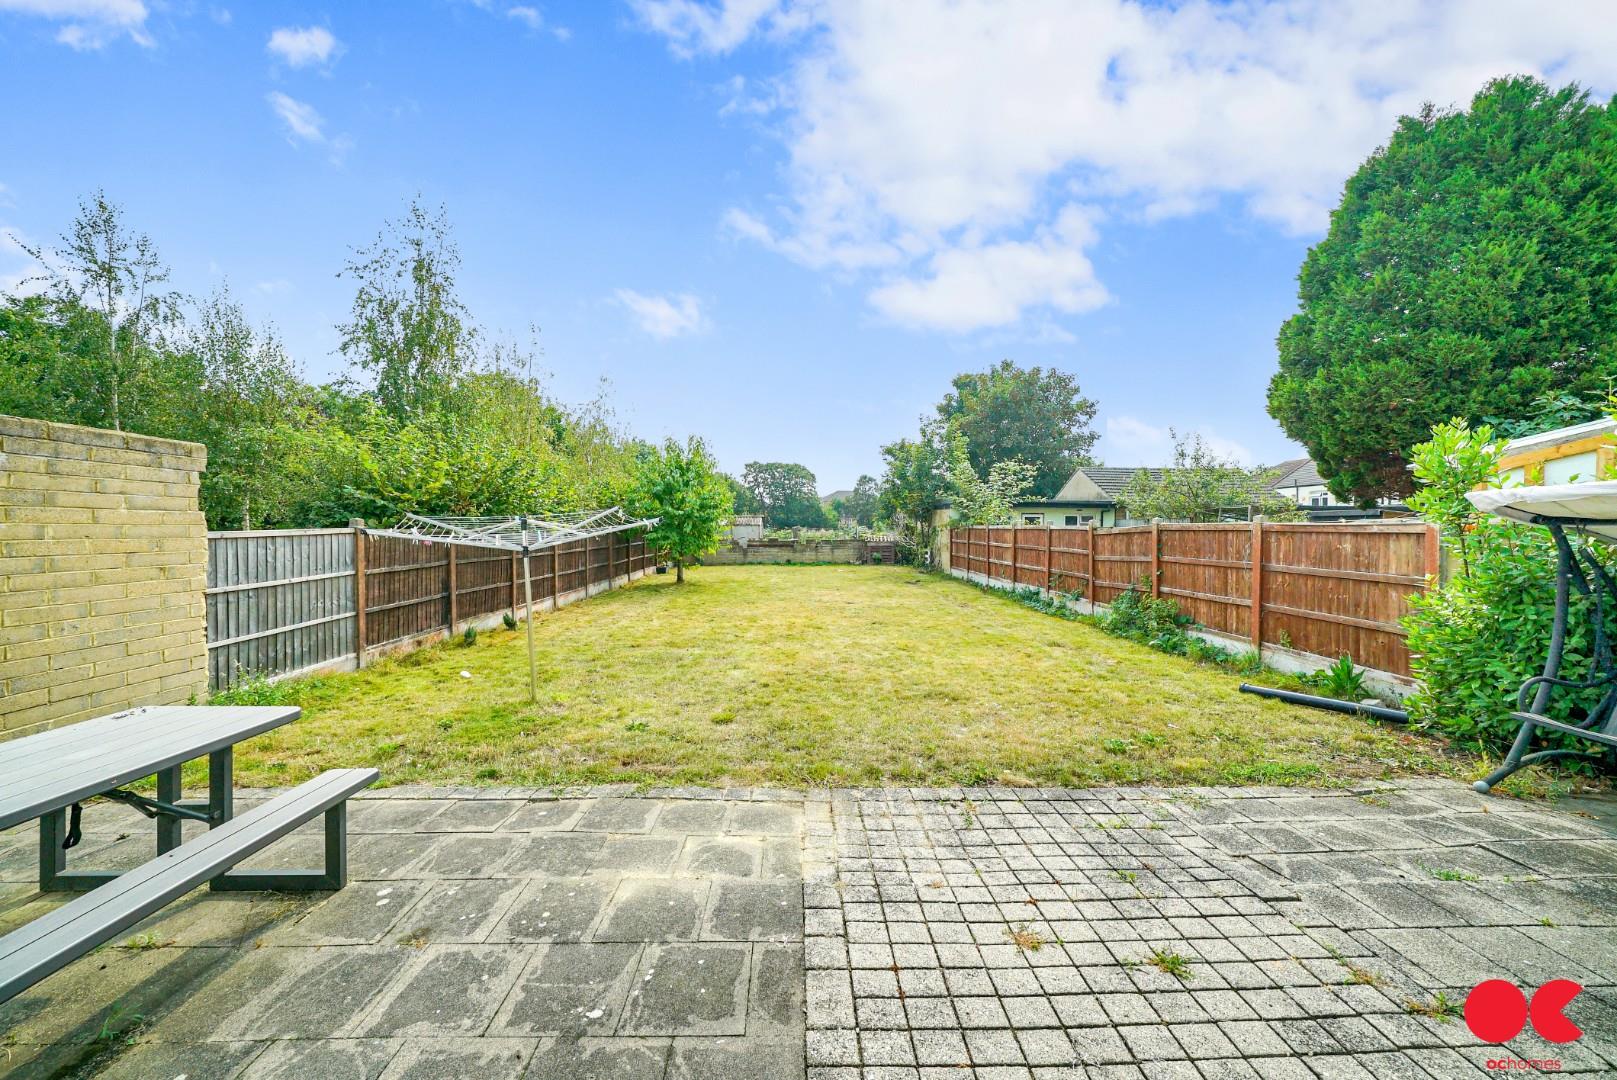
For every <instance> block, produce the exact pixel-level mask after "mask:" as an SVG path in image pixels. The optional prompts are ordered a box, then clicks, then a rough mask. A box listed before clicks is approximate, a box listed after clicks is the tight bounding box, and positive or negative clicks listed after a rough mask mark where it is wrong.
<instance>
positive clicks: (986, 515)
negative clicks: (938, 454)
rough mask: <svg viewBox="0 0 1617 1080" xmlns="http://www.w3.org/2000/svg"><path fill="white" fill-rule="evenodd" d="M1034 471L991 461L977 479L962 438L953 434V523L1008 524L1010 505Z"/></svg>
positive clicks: (1019, 464) (1024, 465)
mask: <svg viewBox="0 0 1617 1080" xmlns="http://www.w3.org/2000/svg"><path fill="white" fill-rule="evenodd" d="M1034 471H1035V470H1034V466H1032V465H1030V464H1028V463H1027V462H1025V461H1017V460H1015V459H1014V458H1013V459H1011V460H1009V461H996V462H994V464H993V465H991V466H989V469H988V476H987V477H981V476H978V475H977V470H976V468H974V467H973V466H972V464H971V454H970V452H969V451H968V450H967V449H966V440H965V437H964V436H963V435H961V434H959V433H958V432H956V433H954V435H953V436H952V437H951V438H950V442H949V466H948V474H949V484H950V486H951V488H952V489H953V497H952V499H951V504H952V507H953V509H954V519H953V520H954V521H955V522H956V523H958V524H961V525H1005V524H1008V523H1009V522H1010V521H1011V506H1012V505H1013V504H1014V503H1016V501H1017V500H1018V499H1021V498H1023V497H1024V496H1025V495H1026V494H1027V489H1028V486H1029V485H1030V484H1031V483H1032V482H1033V475H1034Z"/></svg>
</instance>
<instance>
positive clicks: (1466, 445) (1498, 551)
mask: <svg viewBox="0 0 1617 1080" xmlns="http://www.w3.org/2000/svg"><path fill="white" fill-rule="evenodd" d="M1501 449H1502V444H1500V443H1498V442H1497V441H1495V440H1494V439H1493V433H1492V432H1491V431H1490V430H1489V429H1487V428H1486V427H1481V428H1477V429H1475V430H1470V429H1468V428H1467V427H1466V426H1465V425H1464V424H1463V423H1462V422H1460V421H1454V422H1452V423H1449V424H1440V425H1438V426H1437V427H1436V428H1434V429H1433V438H1432V440H1431V441H1429V442H1426V443H1423V444H1421V445H1420V446H1417V447H1415V448H1414V450H1412V451H1411V457H1412V459H1413V461H1414V464H1415V475H1416V476H1417V477H1418V478H1419V479H1420V481H1421V482H1422V484H1423V485H1425V486H1424V488H1423V490H1422V491H1421V492H1419V493H1417V494H1416V495H1415V496H1414V497H1412V498H1411V499H1410V502H1411V504H1414V505H1416V506H1417V507H1420V508H1423V509H1425V512H1426V513H1427V514H1428V516H1431V517H1434V518H1438V519H1439V520H1442V521H1443V522H1444V525H1445V528H1444V532H1443V543H1444V546H1445V547H1446V548H1447V549H1448V550H1449V552H1450V554H1451V555H1453V556H1454V557H1455V566H1454V573H1453V575H1452V576H1451V577H1450V578H1449V580H1448V581H1446V582H1445V583H1444V584H1443V585H1442V587H1440V588H1435V589H1431V590H1429V591H1428V592H1426V593H1425V594H1424V595H1418V596H1415V597H1413V598H1411V601H1410V604H1411V610H1410V613H1409V614H1408V615H1406V616H1405V617H1404V620H1403V621H1404V626H1405V628H1406V629H1407V630H1408V631H1409V637H1408V644H1409V651H1410V658H1411V659H1410V664H1411V667H1412V669H1413V671H1414V674H1415V676H1416V678H1418V679H1420V680H1421V682H1422V684H1423V685H1422V688H1421V689H1420V691H1419V692H1417V693H1416V694H1415V695H1413V696H1412V697H1410V698H1409V699H1407V701H1406V702H1405V705H1406V707H1407V708H1408V710H1409V714H1410V717H1411V718H1412V719H1413V720H1415V721H1416V722H1418V723H1420V724H1422V725H1424V726H1427V727H1431V728H1434V729H1436V730H1439V731H1442V732H1445V733H1447V734H1448V735H1450V736H1451V737H1452V738H1454V739H1455V740H1456V741H1457V742H1459V743H1460V744H1461V745H1463V746H1466V747H1469V748H1473V749H1486V750H1493V751H1498V750H1500V749H1501V748H1503V747H1504V746H1506V745H1507V744H1508V743H1509V742H1510V740H1511V739H1512V738H1513V737H1514V736H1515V734H1516V731H1517V728H1518V727H1519V726H1520V725H1519V724H1518V723H1517V722H1516V721H1515V720H1512V719H1511V717H1510V714H1511V712H1512V711H1513V710H1514V709H1515V708H1516V692H1517V690H1518V689H1519V688H1520V687H1521V684H1522V683H1524V682H1526V681H1527V680H1528V679H1529V678H1531V677H1532V676H1534V675H1538V674H1540V673H1541V672H1542V671H1543V669H1544V660H1545V656H1546V654H1547V653H1548V650H1549V639H1550V624H1551V622H1552V620H1553V619H1554V616H1555V545H1554V543H1553V542H1552V541H1551V539H1550V534H1549V532H1548V530H1546V529H1543V528H1541V527H1539V526H1536V525H1524V524H1516V523H1514V522H1509V521H1505V520H1504V519H1502V518H1498V517H1494V516H1492V515H1483V514H1479V513H1476V512H1475V511H1474V510H1473V511H1467V510H1466V509H1465V507H1469V505H1470V504H1469V503H1465V504H1464V506H1462V505H1461V503H1460V500H1458V499H1456V498H1455V497H1454V496H1455V494H1456V493H1457V492H1463V491H1465V490H1468V489H1469V487H1468V482H1469V481H1470V480H1471V479H1474V478H1475V477H1476V476H1477V475H1478V472H1479V470H1480V471H1481V472H1482V475H1485V476H1489V477H1492V476H1496V475H1497V473H1498V461H1499V456H1500V453H1501ZM1479 456H1480V457H1481V458H1482V459H1485V462H1486V463H1488V464H1487V467H1483V466H1479V464H1478V459H1479ZM1428 498H1429V501H1430V503H1431V504H1432V505H1430V506H1425V507H1422V506H1421V504H1422V503H1423V502H1426V501H1428ZM1571 542H1572V543H1573V545H1574V546H1576V547H1580V548H1581V547H1582V546H1583V544H1584V543H1585V542H1584V541H1581V540H1579V539H1578V538H1576V537H1572V538H1571ZM1594 553H1595V554H1596V555H1598V556H1601V557H1602V558H1605V559H1609V558H1610V552H1609V550H1607V549H1603V548H1600V547H1599V546H1597V547H1596V549H1595V552H1594ZM1592 606H1593V601H1592V600H1590V599H1589V598H1588V597H1585V596H1579V595H1578V594H1577V593H1576V592H1575V591H1574V593H1573V595H1572V604H1571V612H1570V618H1569V622H1568V626H1567V643H1566V650H1565V653H1564V660H1563V664H1562V668H1561V675H1562V676H1563V677H1564V678H1569V679H1577V680H1582V679H1584V678H1585V677H1587V675H1588V672H1589V670H1590V652H1591V651H1592V645H1593V640H1592V639H1593V631H1592V628H1591V625H1590V615H1591V611H1592ZM1606 624H1607V626H1606V632H1607V633H1608V634H1610V635H1617V611H1609V610H1608V611H1607V612H1606ZM1600 697H1601V691H1599V690H1594V691H1578V690H1574V689H1571V688H1560V689H1557V690H1556V691H1555V693H1554V694H1552V695H1551V698H1550V704H1549V707H1548V709H1547V712H1548V715H1549V716H1550V718H1551V719H1554V720H1563V721H1571V722H1576V720H1577V719H1579V718H1581V717H1582V716H1583V715H1585V714H1586V712H1587V710H1589V709H1591V708H1593V707H1594V706H1595V704H1596V703H1597V702H1598V701H1599V699H1600ZM1549 738H1550V741H1551V742H1552V743H1554V742H1556V741H1557V740H1560V742H1561V744H1563V745H1567V746H1577V740H1575V739H1572V738H1571V737H1569V736H1567V737H1563V736H1553V735H1550V736H1549ZM1577 748H1579V749H1586V748H1587V747H1577Z"/></svg>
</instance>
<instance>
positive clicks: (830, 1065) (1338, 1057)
mask: <svg viewBox="0 0 1617 1080" xmlns="http://www.w3.org/2000/svg"><path fill="white" fill-rule="evenodd" d="M809 810H810V816H809V825H810V827H811V829H812V828H814V827H815V826H816V825H818V824H822V823H824V822H825V821H827V820H829V822H830V824H831V825H832V827H833V833H834V836H833V840H832V843H831V844H830V845H829V849H826V848H824V847H822V846H819V845H813V846H811V848H810V851H809V857H810V859H811V864H810V866H809V868H808V872H807V876H806V880H805V884H804V896H805V920H806V928H807V935H808V936H807V938H806V940H805V957H806V963H807V967H808V971H807V975H806V981H807V995H806V996H807V1006H808V1028H809V1030H808V1042H807V1053H808V1061H809V1069H808V1075H809V1077H810V1078H811V1080H854V1078H856V1077H858V1078H860V1080H874V1078H877V1077H881V1078H895V1080H896V1078H901V1077H902V1078H911V1080H915V1078H931V1080H946V1078H947V1080H956V1078H960V1077H968V1076H976V1077H980V1078H983V1080H990V1078H993V1080H1013V1078H1017V1080H1027V1078H1030V1077H1034V1078H1041V1080H1043V1078H1055V1077H1061V1078H1069V1077H1083V1076H1087V1077H1090V1078H1099V1077H1108V1078H1111V1077H1117V1078H1124V1077H1128V1078H1138V1077H1151V1078H1158V1077H1160V1078H1179V1077H1184V1078H1186V1080H1191V1078H1206V1080H1213V1078H1222V1077H1262V1078H1264V1080H1270V1078H1286V1077H1296V1078H1298V1080H1303V1078H1311V1077H1320V1078H1330V1077H1369V1076H1373V1077H1410V1078H1424V1077H1468V1076H1470V1077H1475V1076H1485V1075H1490V1074H1489V1072H1488V1070H1487V1068H1486V1065H1487V1062H1488V1060H1489V1059H1491V1058H1500V1057H1507V1056H1510V1057H1516V1058H1535V1059H1545V1058H1556V1059H1559V1060H1560V1062H1561V1063H1562V1066H1563V1069H1564V1071H1566V1072H1571V1073H1578V1072H1584V1073H1593V1074H1608V1075H1609V1074H1610V1073H1612V1072H1613V1071H1617V840H1614V839H1613V838H1614V836H1617V828H1614V827H1613V826H1614V825H1617V819H1613V818H1611V817H1608V818H1606V819H1605V820H1600V819H1599V818H1598V817H1596V818H1586V817H1582V816H1577V815H1574V814H1569V813H1565V812H1548V811H1544V810H1540V809H1537V808H1534V807H1532V806H1529V805H1525V804H1522V803H1517V802H1511V801H1508V800H1502V799H1488V798H1485V797H1482V796H1478V795H1475V794H1474V793H1472V792H1471V791H1470V790H1469V789H1467V788H1463V787H1461V786H1460V785H1458V784H1454V783H1435V784H1420V783H1410V784H1405V785H1402V786H1400V787H1396V788H1394V787H1392V786H1390V785H1377V786H1376V787H1375V788H1373V789H1365V790H1364V791H1361V792H1358V793H1310V792H1297V791H1294V790H1262V789H1185V790H1177V791H1164V790H1142V789H1114V790H1094V791H1067V790H1050V789H1010V788H996V789H987V790H984V789H966V790H963V791H904V790H889V791H857V792H846V793H838V794H837V795H836V796H835V798H834V800H833V803H832V805H831V806H830V807H829V808H828V813H827V814H826V815H824V816H822V815H820V814H818V813H816V807H815V806H814V804H810V807H809ZM1485 978H1504V979H1509V980H1511V981H1513V982H1516V983H1517V984H1518V985H1521V986H1524V987H1526V988H1527V992H1528V994H1529V995H1530V994H1531V992H1532V989H1533V988H1536V987H1537V986H1539V985H1540V984H1542V983H1543V982H1547V981H1549V980H1550V979H1554V978H1570V979H1573V980H1576V981H1577V982H1579V983H1581V984H1583V985H1584V986H1585V987H1587V988H1588V989H1586V990H1585V991H1584V993H1583V994H1582V995H1581V996H1580V997H1579V998H1578V999H1577V1000H1576V1001H1574V1002H1573V1004H1572V1006H1571V1007H1570V1008H1569V1009H1568V1016H1569V1017H1571V1018H1572V1019H1573V1020H1574V1022H1576V1023H1578V1024H1579V1025H1581V1026H1582V1027H1583V1028H1584V1029H1585V1031H1586V1035H1585V1037H1584V1038H1583V1039H1582V1040H1581V1041H1579V1042H1577V1043H1575V1044H1571V1045H1566V1046H1560V1047H1557V1046H1553V1045H1550V1044H1547V1043H1544V1042H1542V1041H1541V1040H1539V1039H1538V1038H1537V1037H1536V1036H1533V1035H1532V1034H1531V1033H1529V1034H1527V1035H1524V1036H1522V1037H1520V1038H1518V1039H1516V1040H1514V1041H1512V1042H1511V1043H1509V1044H1508V1045H1507V1046H1506V1047H1503V1048H1501V1047H1495V1046H1485V1045H1483V1044H1481V1043H1480V1042H1479V1041H1478V1040H1477V1039H1475V1038H1473V1037H1472V1036H1471V1035H1470V1034H1469V1032H1468V1031H1467V1030H1466V1027H1465V1025H1464V1023H1463V1022H1461V1021H1460V1020H1459V1019H1458V1018H1457V1015H1456V1016H1447V1015H1442V1016H1434V1015H1423V1014H1422V1011H1423V1010H1424V1011H1425V1012H1426V1013H1444V1012H1448V1011H1450V1010H1457V1008H1458V1006H1459V1005H1460V1004H1461V1003H1462V1002H1463V1001H1464V999H1465V996H1466V994H1467V993H1468V992H1469V990H1470V988H1471V987H1472V986H1473V985H1475V984H1476V983H1477V982H1479V981H1481V980H1482V979H1485ZM1440 993H1441V994H1442V995H1443V997H1441V998H1440V997H1438V995H1439V994H1440ZM1445 1003H1447V1005H1446V1006H1445ZM1412 1010H1413V1011H1412ZM962 1066H966V1067H965V1068H962ZM1493 1075H1497V1073H1494V1074H1493Z"/></svg>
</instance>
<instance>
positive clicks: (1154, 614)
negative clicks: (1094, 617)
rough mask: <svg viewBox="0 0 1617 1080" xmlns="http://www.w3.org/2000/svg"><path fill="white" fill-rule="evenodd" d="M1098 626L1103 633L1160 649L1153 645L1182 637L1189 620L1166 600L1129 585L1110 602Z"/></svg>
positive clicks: (1160, 646)
mask: <svg viewBox="0 0 1617 1080" xmlns="http://www.w3.org/2000/svg"><path fill="white" fill-rule="evenodd" d="M1101 625H1102V626H1103V628H1104V629H1105V630H1106V632H1107V633H1109V634H1114V635H1116V636H1117V637H1123V638H1128V639H1129V640H1130V641H1140V642H1144V643H1146V644H1148V645H1151V644H1155V645H1157V647H1158V648H1164V644H1157V643H1158V642H1159V641H1164V642H1165V643H1172V642H1173V641H1175V640H1176V638H1178V637H1184V636H1185V631H1184V628H1185V627H1186V626H1188V625H1190V619H1189V618H1188V617H1186V616H1185V615H1183V614H1181V613H1180V611H1179V605H1178V604H1176V603H1174V602H1173V601H1172V600H1169V599H1168V598H1167V597H1161V596H1152V595H1150V594H1149V593H1147V592H1146V591H1145V590H1144V589H1140V588H1136V587H1133V586H1131V587H1129V588H1128V589H1126V590H1124V592H1123V594H1122V595H1121V596H1118V597H1117V598H1116V599H1114V600H1113V601H1112V602H1111V604H1110V606H1109V608H1108V610H1107V612H1106V614H1105V615H1103V616H1101ZM1166 651H1168V652H1179V653H1183V652H1184V651H1185V650H1184V649H1183V648H1172V647H1169V648H1167V649H1166Z"/></svg>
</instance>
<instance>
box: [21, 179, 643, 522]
mask: <svg viewBox="0 0 1617 1080" xmlns="http://www.w3.org/2000/svg"><path fill="white" fill-rule="evenodd" d="M63 244H64V247H63V248H62V249H61V250H59V251H57V250H53V251H51V252H49V253H46V252H43V251H36V252H35V255H36V257H38V258H39V259H40V260H41V261H42V262H43V263H45V264H46V265H47V266H49V267H51V270H50V272H49V274H48V276H47V282H46V283H47V288H46V289H45V291H44V292H43V293H42V294H41V295H34V296H26V297H19V296H0V412H6V413H12V414H15V415H21V416H32V417H38V418H40V419H45V420H53V421H60V422H66V423H75V424H88V425H91V426H98V427H114V426H116V427H120V428H122V429H124V430H127V431H135V432H140V433H142V434H147V435H154V436H158V437H163V438H177V439H190V440H195V441H200V442H203V443H205V444H207V446H208V448H209V467H208V470H207V472H206V473H205V474H204V475H203V478H202V489H201V503H202V509H203V511H204V513H205V514H206V515H207V517H208V521H209V523H210V524H211V525H212V526H213V527H215V528H231V527H236V526H247V525H250V526H254V527H260V528H262V527H283V526H318V525H337V524H341V523H343V522H345V521H347V520H348V519H349V518H351V517H365V518H369V519H371V520H379V521H387V520H392V519H395V518H397V517H398V516H399V515H400V514H402V513H404V512H405V511H417V512H423V513H446V514H447V513H456V514H484V513H513V514H514V513H525V512H544V511H567V510H580V509H589V508H596V507H604V506H612V505H617V504H620V503H622V502H623V501H624V499H625V498H626V497H627V496H628V494H629V492H630V491H631V489H632V488H633V486H634V484H635V482H636V481H637V479H638V476H639V471H638V470H639V465H638V461H639V458H640V456H641V455H642V451H645V450H648V449H650V448H647V447H646V446H645V445H644V444H642V443H638V442H636V441H635V440H634V439H632V438H630V437H629V436H628V435H627V434H625V433H624V432H623V431H622V430H620V428H619V427H618V425H617V423H616V421H615V419H614V417H613V415H612V411H611V407H610V404H609V401H608V398H607V395H606V393H605V390H604V389H603V391H602V392H601V393H600V394H599V395H598V396H597V397H596V398H595V400H593V401H590V402H586V403H585V404H583V405H581V406H575V407H568V406H564V405H562V404H560V403H558V402H556V401H554V400H552V399H551V398H550V397H548V396H547V395H546V394H545V393H544V389H543V387H542V386H541V385H540V383H539V381H538V379H537V378H535V377H534V375H533V372H534V368H535V360H536V356H537V354H536V350H535V349H532V348H530V349H522V348H518V347H516V346H506V345H504V344H499V343H496V344H495V345H493V346H492V347H491V348H490V349H489V350H488V352H487V353H486V354H480V350H479V349H478V348H477V346H478V345H479V344H480V343H479V339H478V338H477V337H476V336H475V335H474V334H473V333H472V332H471V331H470V330H469V329H468V327H470V325H471V323H470V318H469V316H468V315H466V314H465V312H464V309H463V308H461V306H460V305H459V303H458V301H456V300H454V296H453V274H452V271H453V268H454V264H455V259H454V256H453V247H452V245H450V244H449V243H448V237H447V226H445V225H444V224H443V222H442V218H441V215H440V217H438V218H430V217H428V216H427V215H424V214H422V213H421V212H420V211H419V208H412V215H411V217H410V218H409V219H408V220H407V221H406V222H405V223H404V224H403V225H402V226H399V227H390V232H389V233H387V234H386V235H385V237H384V240H382V241H379V242H378V248H377V249H375V250H373V251H372V252H370V253H368V261H366V262H365V264H364V265H363V266H357V265H356V269H358V270H362V271H363V272H364V275H368V276H363V279H362V281H361V285H360V289H359V293H360V298H359V300H358V301H357V302H356V315H355V321H354V322H353V323H352V324H350V326H348V327H346V328H345V330H346V331H348V332H349V334H350V336H349V339H348V344H349V345H350V346H351V356H352V357H353V358H354V361H355V365H356V367H359V368H361V369H364V368H365V367H366V366H367V364H370V361H371V360H373V359H374V360H376V363H375V364H374V365H371V366H372V368H373V370H374V372H375V373H376V374H377V376H378V377H377V390H376V391H375V392H372V391H369V390H363V391H356V389H355V388H354V387H353V385H352V384H350V383H348V382H347V381H342V382H339V383H335V384H331V385H327V386H310V385H308V384H307V383H305V382H304V381H303V380H302V379H301V378H300V377H299V374H298V372H297V369H296V366H295V365H294V364H293V363H292V361H291V359H290V358H289V357H288V356H287V355H286V353H285V350H284V349H283V348H282V347H281V345H280V342H279V341H278V340H277V338H276V337H275V335H274V333H273V331H270V330H258V329H255V328H253V327H252V326H250V325H249V324H248V322H247V320H246V318H245V317H244V316H243V314H242V312H241V310H240V308H239V307H238V306H237V305H236V304H235V302H234V301H233V300H232V299H231V298H230V296H229V294H228V293H227V292H223V291H221V292H220V293H218V294H216V295H214V296H212V297H209V298H207V299H205V300H203V301H201V302H200V303H197V304H191V303H189V302H187V301H185V300H184V299H183V298H181V297H178V296H177V295H175V294H172V293H168V292H165V291H163V282H164V281H165V279H166V275H167V271H166V270H165V269H164V268H163V266H162V264H161V262H160V261H159V260H158V259H157V256H156V253H155V246H154V245H153V244H152V242H151V241H150V240H149V239H148V238H146V237H144V236H141V235H138V234H136V233H134V232H133V231H132V230H131V229H129V227H128V226H127V225H126V224H125V223H124V219H123V217H122V213H121V211H120V210H119V209H118V208H117V207H116V205H115V204H113V203H111V202H110V201H108V200H107V199H106V197H105V196H104V195H101V194H99V193H98V194H97V195H96V196H94V197H93V198H91V199H87V200H85V202H84V203H83V205H82V206H81V208H80V212H79V216H78V220H77V221H76V222H75V224H74V226H73V228H72V229H70V230H69V232H68V234H67V235H66V236H65V237H64V240H63ZM379 252H380V253H379ZM353 350H357V351H353Z"/></svg>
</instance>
